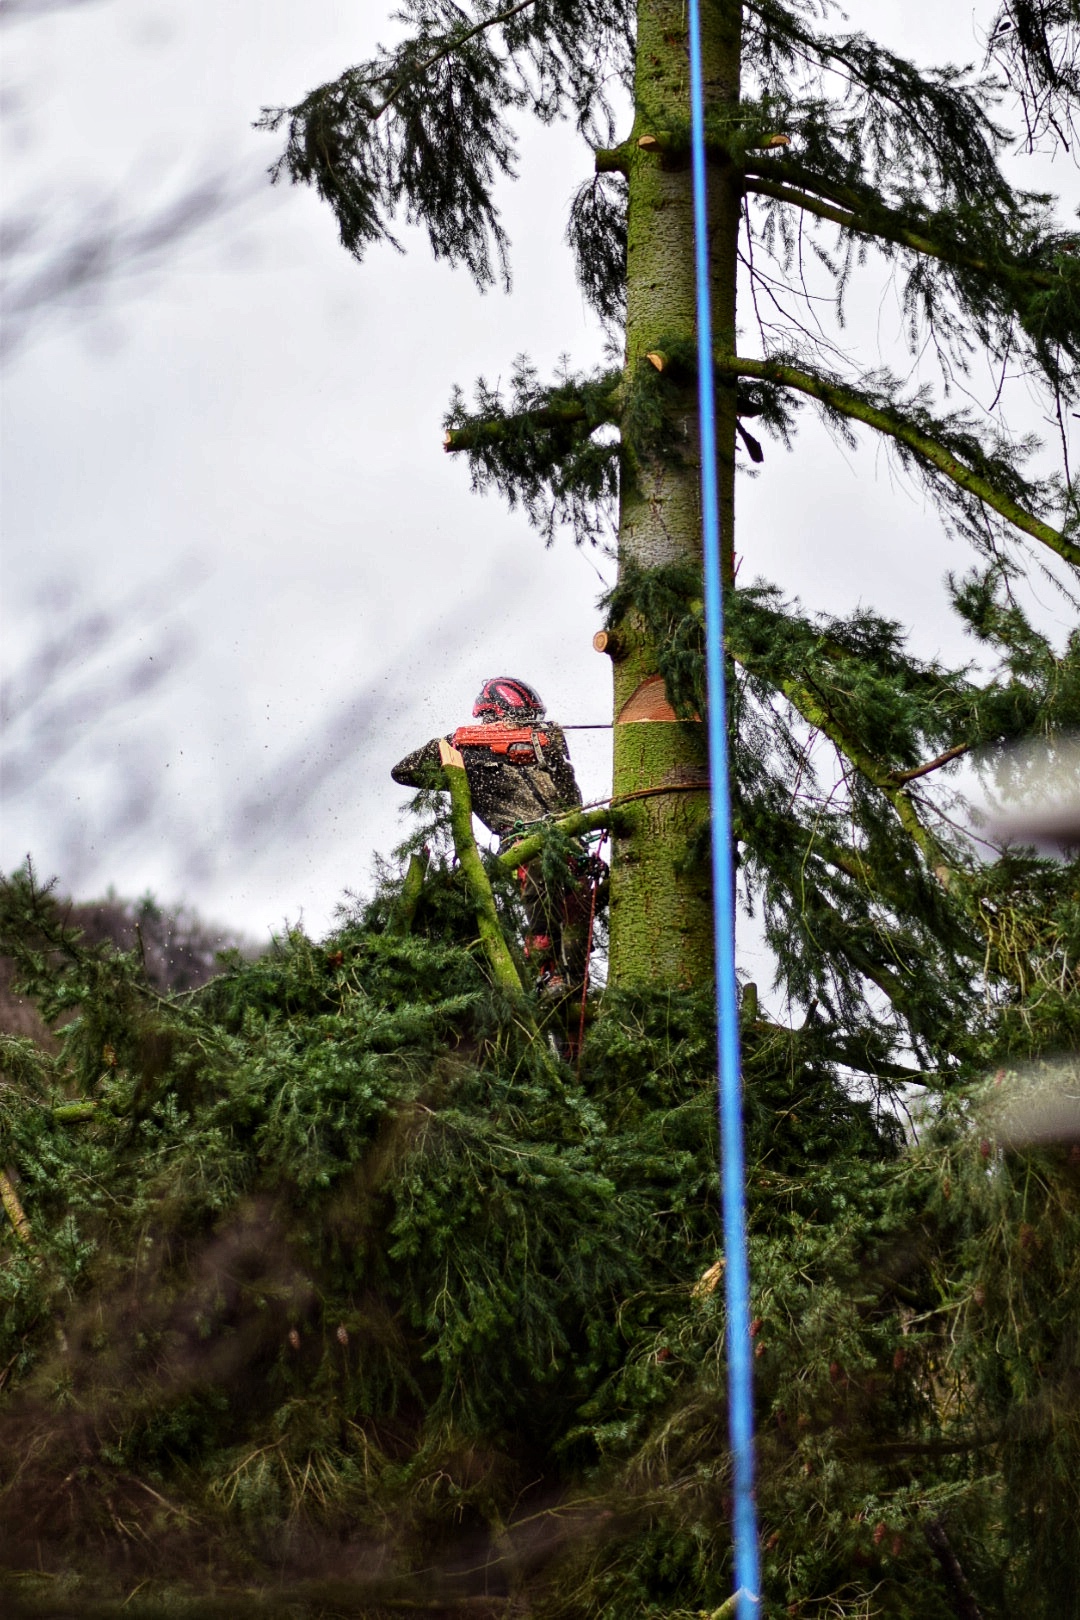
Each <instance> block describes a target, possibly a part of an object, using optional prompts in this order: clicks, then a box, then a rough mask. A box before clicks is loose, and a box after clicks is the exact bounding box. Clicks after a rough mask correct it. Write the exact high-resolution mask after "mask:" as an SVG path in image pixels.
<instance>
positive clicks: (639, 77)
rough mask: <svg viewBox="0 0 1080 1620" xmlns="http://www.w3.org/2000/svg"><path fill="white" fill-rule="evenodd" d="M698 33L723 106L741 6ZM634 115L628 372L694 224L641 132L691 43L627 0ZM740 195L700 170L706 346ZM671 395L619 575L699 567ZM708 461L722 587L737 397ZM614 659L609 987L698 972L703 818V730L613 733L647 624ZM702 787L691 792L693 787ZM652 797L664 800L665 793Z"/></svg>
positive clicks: (646, 459) (641, 472)
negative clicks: (698, 852)
mask: <svg viewBox="0 0 1080 1620" xmlns="http://www.w3.org/2000/svg"><path fill="white" fill-rule="evenodd" d="M704 26H705V29H706V33H705V37H704V39H703V42H702V43H703V60H704V69H705V94H706V100H707V102H708V103H711V104H712V105H714V106H715V105H716V104H718V103H734V102H736V101H737V99H738V93H739V52H740V33H741V8H740V5H739V3H738V0H719V3H717V4H715V5H714V6H711V7H710V8H708V12H707V17H706V21H705V24H704ZM635 97H636V118H635V124H634V131H633V137H632V140H631V143H630V145H631V149H632V151H631V157H630V162H629V173H628V184H629V207H628V221H627V322H626V373H627V378H628V380H632V379H633V377H634V375H635V372H636V371H637V368H638V367H639V366H641V365H643V364H648V361H647V359H646V357H647V355H648V354H649V353H650V351H658V350H664V349H665V347H667V346H669V345H671V344H672V343H673V342H674V343H683V344H685V343H692V342H693V341H694V339H695V332H696V321H695V295H694V221H693V196H692V183H691V175H690V168H689V164H688V163H687V162H686V160H685V158H681V159H677V160H672V159H671V158H669V157H666V156H665V155H664V153H663V151H662V150H658V149H657V148H656V147H650V146H648V145H646V146H645V147H642V146H640V145H639V144H638V143H639V141H640V140H641V139H642V137H643V136H648V135H650V134H653V133H655V132H657V131H664V130H667V129H670V128H672V127H677V126H679V125H683V126H685V123H686V121H687V119H688V116H689V45H688V36H687V28H686V13H685V7H684V0H640V3H639V7H638V36H637V69H636V84H635ZM740 207H741V198H740V193H739V189H738V184H737V180H736V178H735V176H734V173H733V171H732V170H731V169H730V168H728V167H727V166H725V164H724V162H723V160H722V159H721V160H720V161H714V163H713V165H712V167H711V169H710V197H709V225H710V252H711V265H712V275H713V312H714V313H713V320H714V330H715V337H716V343H717V346H718V347H723V348H727V347H729V346H733V343H734V331H735V287H736V263H737V254H736V248H737V241H738V230H739V212H740ZM669 386H671V388H672V403H671V410H670V413H669V417H668V425H669V427H670V429H671V430H672V434H673V437H674V440H675V445H676V446H677V448H676V449H675V450H674V451H672V449H671V448H670V447H668V446H665V447H664V449H663V452H662V453H658V454H656V455H655V456H645V455H639V456H637V457H636V458H635V457H634V456H633V455H632V453H630V454H628V457H627V465H626V468H625V473H624V478H623V494H622V506H621V512H620V524H619V563H620V569H623V568H625V567H627V566H633V567H636V568H638V569H649V568H656V567H660V566H663V565H665V564H670V563H680V562H681V563H685V562H687V561H691V562H695V563H697V562H700V557H701V495H700V476H699V474H700V447H699V433H698V412H697V391H696V387H694V386H693V385H691V386H687V387H682V386H679V387H678V388H676V387H675V386H674V385H669ZM717 407H718V432H717V447H716V449H717V462H718V477H719V486H720V511H721V524H722V530H723V542H722V544H723V548H724V556H723V558H722V567H723V571H724V575H725V578H727V579H728V580H730V578H731V576H732V572H733V566H732V558H733V535H734V528H733V521H734V469H735V388H734V386H733V385H730V386H729V385H728V384H722V385H721V386H720V387H719V389H718V397H717ZM620 645H621V646H622V647H623V648H625V656H624V657H622V658H620V659H619V661H618V662H616V663H615V664H614V675H615V722H616V723H615V728H614V792H615V795H616V797H617V798H621V797H622V796H623V795H631V794H640V795H642V797H640V798H638V799H635V800H632V801H631V802H630V803H629V804H628V805H627V825H626V827H625V830H624V831H623V832H621V833H620V835H619V836H618V837H617V838H616V840H615V847H614V860H613V867H612V890H611V975H612V978H613V979H615V980H617V981H618V982H620V983H623V984H626V983H632V982H637V983H653V984H670V985H687V984H694V983H699V982H701V981H702V980H704V979H707V978H708V976H709V975H710V973H711V971H712V921H711V911H710V903H711V894H710V882H709V874H708V863H707V860H705V861H701V860H699V861H696V862H691V861H689V860H688V859H687V850H688V844H689V843H690V842H691V841H693V840H694V838H695V835H696V834H699V833H700V832H701V831H702V829H703V827H704V825H705V823H706V820H707V817H708V810H709V800H708V760H707V755H706V745H705V737H704V730H705V728H704V726H703V725H697V726H695V725H690V724H680V723H677V722H675V721H674V720H668V721H663V720H652V721H634V722H630V723H624V724H620V723H619V716H620V713H621V712H622V711H623V710H624V708H625V706H626V705H627V704H628V703H629V701H630V699H631V698H632V697H633V695H634V693H635V692H637V691H638V689H639V688H640V687H641V685H642V683H643V682H645V681H647V680H649V679H650V678H654V677H655V676H656V674H657V649H656V647H655V646H654V645H653V644H651V642H650V640H649V638H648V634H647V632H646V629H645V626H644V625H643V624H642V623H641V622H640V621H638V622H630V623H628V624H627V625H626V626H624V634H623V635H622V636H621V637H620ZM697 784H700V787H699V786H697ZM665 790H666V791H665Z"/></svg>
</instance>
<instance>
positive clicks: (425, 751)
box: [390, 675, 601, 996]
mask: <svg viewBox="0 0 1080 1620" xmlns="http://www.w3.org/2000/svg"><path fill="white" fill-rule="evenodd" d="M472 712H473V719H474V720H475V721H478V722H479V724H477V725H472V726H459V727H458V729H457V730H456V731H455V732H453V733H450V734H448V735H447V737H446V741H447V742H449V743H452V744H453V746H454V747H455V748H457V749H458V750H459V752H460V753H461V757H462V759H463V760H464V761H465V775H466V776H467V777H468V781H469V791H470V793H471V794H472V806H473V810H474V811H475V813H476V815H477V816H478V817H479V818H480V820H481V821H482V822H483V823H484V826H485V827H487V828H489V830H490V831H491V832H493V833H496V834H498V837H499V840H500V844H499V847H500V849H503V850H505V849H509V848H511V847H512V846H513V844H514V843H516V842H517V841H518V840H519V839H520V838H521V837H522V836H523V832H524V830H525V829H526V828H529V827H531V826H532V825H533V824H534V823H536V822H540V821H543V820H544V819H546V818H547V817H549V816H558V815H562V814H565V812H567V811H568V810H573V809H574V808H575V807H576V806H577V805H579V804H580V803H581V790H580V788H579V787H578V785H577V778H576V777H575V776H574V767H573V766H572V765H571V763H570V755H569V752H568V750H567V747H566V738H565V736H564V735H563V732H562V728H561V727H560V726H557V725H553V724H552V723H551V722H550V721H546V720H544V705H543V703H542V702H541V699H540V696H539V694H538V693H537V692H536V691H535V690H534V688H533V687H531V686H529V685H528V683H527V682H525V681H522V680H518V679H517V678H516V677H515V676H511V675H500V676H498V677H497V678H496V679H494V680H489V681H485V682H484V684H483V686H482V687H481V688H480V693H479V696H478V697H477V699H476V702H475V703H474V704H473V711H472ZM439 742H440V738H438V737H433V738H432V739H431V741H430V742H429V743H426V744H425V745H424V747H423V748H418V749H416V751H415V752H414V753H412V754H407V755H406V756H405V758H404V759H403V760H400V761H399V762H398V764H397V765H395V766H394V768H393V770H392V771H391V772H390V775H391V776H392V777H393V779H394V781H395V782H400V783H401V785H402V786H403V787H415V788H435V789H439V788H442V786H443V776H442V767H441V765H440V763H439ZM574 844H575V853H574V854H573V855H572V857H571V860H570V863H569V869H568V871H567V876H566V882H565V884H563V885H561V886H560V887H559V888H558V890H557V891H556V888H555V886H554V885H552V884H550V883H549V882H545V880H544V877H543V875H542V872H541V865H542V862H541V859H540V858H537V859H536V860H533V861H530V862H529V863H528V865H527V866H521V867H519V868H518V880H519V882H520V884H521V898H522V903H523V905H524V907H525V916H526V921H527V932H526V935H525V956H526V958H527V959H528V961H529V964H530V966H531V967H532V968H533V969H534V970H535V972H536V975H537V987H538V989H540V990H541V991H542V992H543V993H545V994H547V995H553V996H554V995H561V994H563V993H564V992H566V991H569V990H571V989H573V988H574V987H575V986H580V985H581V983H582V981H583V979H584V977H585V970H586V960H585V959H586V952H587V942H586V941H587V931H588V918H589V908H590V882H593V881H596V880H597V878H598V876H599V875H600V874H599V873H598V872H597V871H596V870H594V863H593V862H592V860H591V858H590V857H589V854H588V851H587V848H586V846H585V845H584V844H583V843H580V842H579V841H577V840H575V841H574ZM600 864H601V863H596V865H597V866H599V865H600Z"/></svg>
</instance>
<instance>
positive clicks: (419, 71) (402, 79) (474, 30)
mask: <svg viewBox="0 0 1080 1620" xmlns="http://www.w3.org/2000/svg"><path fill="white" fill-rule="evenodd" d="M535 4H536V0H520V3H519V4H518V5H516V6H511V7H510V8H509V10H507V11H500V12H499V13H498V14H497V16H494V17H484V18H483V19H482V20H481V21H480V22H478V23H474V24H473V26H472V27H471V28H466V29H463V30H462V32H461V33H459V34H451V36H450V37H449V39H447V40H446V42H445V43H444V44H443V45H441V46H440V47H439V49H438V50H437V51H433V52H432V53H431V55H430V56H429V57H427V58H426V59H425V60H424V61H423V62H417V63H415V64H414V65H413V66H412V67H411V68H410V70H409V72H408V73H403V74H401V75H399V77H398V81H397V83H396V84H395V85H394V88H393V89H392V90H391V91H390V93H389V94H388V95H387V96H386V97H385V98H384V99H383V100H382V101H380V102H377V103H376V105H375V106H374V107H373V108H372V109H371V114H370V118H371V122H372V123H374V122H375V120H376V119H377V118H381V117H382V115H383V113H384V112H386V110H387V108H388V107H392V106H393V105H394V102H395V101H396V100H397V98H398V96H399V95H400V94H401V92H402V91H403V90H404V88H405V86H406V85H407V84H410V83H411V82H412V81H413V80H414V79H419V78H422V76H423V75H424V74H425V73H427V72H428V70H429V69H430V68H433V67H438V65H439V63H440V62H445V61H446V59H447V57H448V56H453V55H454V54H455V53H456V52H457V51H460V49H461V47H462V46H463V45H467V44H468V43H469V41H470V40H471V39H476V37H477V36H478V35H479V34H483V33H485V32H486V31H487V29H489V28H498V27H499V25H500V24H501V23H507V22H510V21H512V19H513V18H514V17H516V16H517V15H518V13H519V12H522V11H528V10H529V8H530V7H531V6H534V5H535ZM387 77H388V78H389V77H390V75H389V74H387Z"/></svg>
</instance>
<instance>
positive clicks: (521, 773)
mask: <svg viewBox="0 0 1080 1620" xmlns="http://www.w3.org/2000/svg"><path fill="white" fill-rule="evenodd" d="M491 729H492V733H493V734H495V733H496V732H497V727H495V726H492V728H491ZM532 729H533V731H534V733H535V736H536V737H537V738H539V737H540V736H541V735H543V736H545V737H546V738H547V744H546V746H541V744H540V743H539V742H538V741H536V742H534V747H533V755H532V757H531V758H527V759H526V760H524V761H523V762H521V763H517V762H514V761H511V760H509V759H508V758H507V757H506V755H505V754H495V753H492V751H491V750H490V749H489V748H477V747H469V748H462V750H461V757H462V759H463V760H464V761H465V775H466V776H467V777H468V779H469V791H470V793H471V794H472V807H473V810H474V812H475V813H476V815H477V816H479V818H480V820H481V821H482V822H483V823H484V826H485V827H487V828H489V829H490V830H491V831H492V832H493V833H498V835H499V837H500V838H505V837H506V836H507V834H508V833H511V832H512V831H513V830H514V827H515V825H516V824H517V823H518V822H522V823H528V822H532V821H540V820H541V819H542V818H543V817H544V816H551V815H560V814H562V813H563V812H565V811H567V810H573V809H574V808H575V806H576V805H579V804H580V803H581V789H580V788H579V787H578V785H577V778H576V777H575V776H574V767H573V766H572V765H571V763H570V756H569V754H568V753H567V749H566V738H565V737H564V736H563V733H562V728H561V727H560V726H553V725H551V724H550V722H549V721H547V720H544V721H542V722H540V723H539V724H537V725H536V726H534V727H533V728H532ZM453 740H454V738H453V733H451V734H450V735H448V736H447V738H446V741H447V742H448V743H452V742H453ZM390 775H391V776H392V777H393V779H394V781H395V782H400V783H401V785H402V787H415V788H423V787H426V788H441V787H442V786H443V774H442V766H441V765H440V764H439V738H438V737H433V738H432V739H431V741H430V742H429V743H425V745H424V747H423V748H417V749H416V751H415V752H414V753H412V754H406V756H405V758H404V759H402V760H399V761H398V763H397V764H396V765H395V766H394V768H393V770H392V771H391V772H390Z"/></svg>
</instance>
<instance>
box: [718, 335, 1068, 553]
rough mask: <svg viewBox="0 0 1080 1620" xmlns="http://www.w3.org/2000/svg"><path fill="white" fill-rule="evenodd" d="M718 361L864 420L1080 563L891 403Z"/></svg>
mask: <svg viewBox="0 0 1080 1620" xmlns="http://www.w3.org/2000/svg"><path fill="white" fill-rule="evenodd" d="M716 365H717V369H718V370H719V371H720V372H723V373H726V374H727V375H729V376H737V377H753V378H756V379H757V380H759V381H761V382H768V383H777V384H779V385H780V386H781V387H783V388H790V389H793V390H795V391H796V392H797V393H800V394H805V395H807V396H808V397H809V398H810V399H816V400H819V401H820V403H821V404H823V405H824V406H826V407H827V409H829V410H831V411H836V412H837V413H838V414H839V415H841V416H845V417H848V418H849V419H850V420H851V421H855V422H863V423H865V424H866V426H867V427H872V428H874V429H875V430H876V431H877V432H878V433H883V434H885V435H886V436H887V437H889V438H891V439H894V440H895V441H896V442H897V443H898V444H900V445H903V446H904V448H905V449H907V450H909V451H911V452H912V454H913V455H914V456H915V457H916V459H917V460H919V461H921V462H923V463H924V464H926V465H928V466H930V467H933V468H934V469H935V470H936V471H937V472H939V473H941V474H943V475H944V477H945V478H947V479H949V480H950V482H952V483H953V484H955V485H956V487H957V488H958V489H961V490H963V491H964V493H965V494H967V495H973V496H974V497H975V499H976V500H978V501H981V502H982V503H983V505H985V506H988V507H990V508H991V509H992V510H993V511H995V512H997V513H999V515H1000V516H1001V517H1003V518H1005V519H1006V521H1007V522H1009V523H1011V524H1012V525H1013V526H1014V527H1015V528H1017V529H1020V530H1022V531H1023V532H1024V533H1025V534H1029V535H1031V536H1032V538H1033V539H1035V540H1040V541H1041V542H1042V544H1043V545H1045V546H1048V547H1049V548H1050V550H1051V551H1055V552H1056V553H1057V555H1058V556H1059V557H1062V558H1064V560H1065V561H1066V562H1067V563H1071V564H1072V566H1073V567H1074V568H1080V546H1078V545H1076V544H1075V543H1074V542H1073V541H1071V540H1069V539H1067V538H1066V536H1065V535H1064V534H1063V533H1062V532H1061V531H1060V530H1059V529H1055V528H1052V527H1051V525H1050V524H1049V523H1044V522H1042V520H1041V519H1040V518H1037V517H1035V516H1034V514H1033V513H1031V512H1029V511H1028V510H1027V509H1026V508H1025V507H1024V506H1022V505H1021V504H1020V502H1019V501H1018V500H1015V499H1013V498H1012V497H1011V496H1009V495H1008V494H1006V493H1005V492H1004V491H1003V490H1001V489H998V488H996V487H995V486H994V484H993V483H992V482H991V480H990V478H989V477H987V476H985V475H984V474H982V473H980V472H978V471H976V470H975V469H974V468H972V467H970V466H966V465H965V463H964V462H963V461H962V460H961V459H960V457H959V456H958V455H957V453H956V452H955V451H954V450H952V449H950V448H949V446H948V445H947V444H946V443H943V442H942V441H941V440H939V439H937V438H935V437H934V436H933V435H932V434H930V433H928V432H927V430H926V428H925V427H924V426H922V425H921V424H920V423H917V422H916V421H913V420H912V418H911V417H909V416H906V415H904V414H903V413H902V412H901V411H899V410H897V409H896V407H895V406H893V405H885V404H883V403H881V402H879V401H876V400H874V399H872V398H871V397H870V396H869V395H867V394H864V393H861V392H860V391H859V390H858V389H856V388H853V387H851V386H850V385H847V384H843V383H840V382H838V381H836V380H835V379H833V378H826V377H821V376H814V375H813V374H812V373H811V372H808V371H802V370H800V369H799V368H797V367H795V366H791V365H788V364H786V363H785V362H782V361H777V360H749V359H744V358H743V357H742V356H738V355H728V356H718V357H717V361H716Z"/></svg>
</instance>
